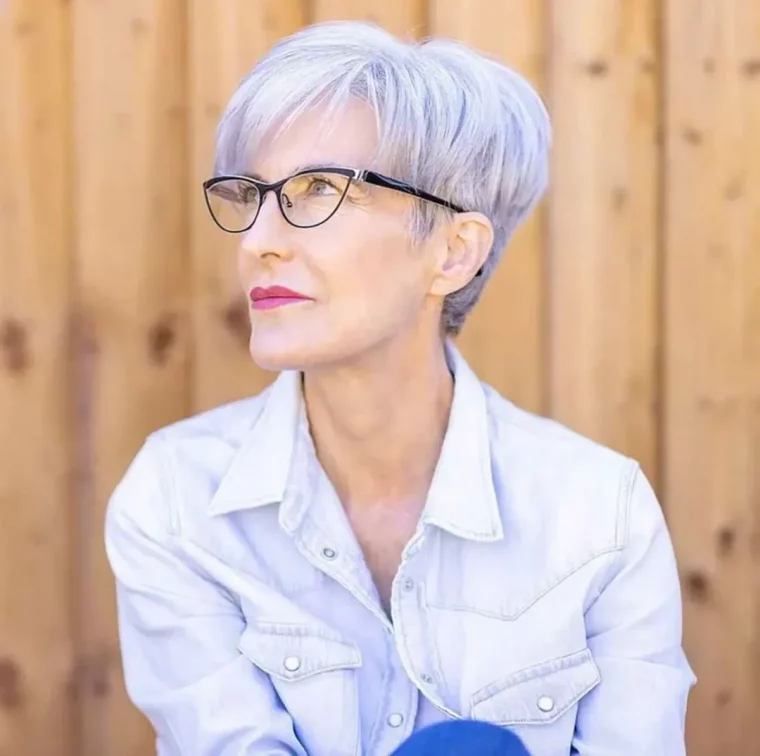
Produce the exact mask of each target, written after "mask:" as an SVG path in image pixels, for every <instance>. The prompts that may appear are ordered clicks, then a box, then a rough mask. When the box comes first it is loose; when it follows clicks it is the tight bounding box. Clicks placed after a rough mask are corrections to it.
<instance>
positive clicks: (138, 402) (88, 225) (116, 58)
mask: <svg viewBox="0 0 760 756" xmlns="http://www.w3.org/2000/svg"><path fill="white" fill-rule="evenodd" d="M73 1H74V53H75V54H74V76H75V91H74V104H75V150H76V152H75V154H76V158H77V191H76V201H77V216H76V217H77V237H76V241H77V262H78V269H79V280H78V283H79V292H78V295H79V304H80V309H81V322H80V332H79V343H78V347H79V354H78V366H79V367H78V379H77V392H78V396H79V418H78V419H79V423H80V433H81V434H82V439H81V443H80V464H81V466H82V471H83V475H82V478H81V487H80V491H79V496H78V498H79V501H80V514H79V532H80V572H79V581H80V605H79V609H80V624H79V642H80V647H81V658H80V662H79V668H78V676H77V682H78V687H77V692H78V695H79V701H80V724H81V731H82V743H81V745H80V750H79V752H78V754H77V756H104V755H105V754H107V755H108V756H138V755H141V754H146V756H147V754H149V753H153V752H154V750H155V743H154V737H153V733H152V730H151V728H150V727H149V726H148V724H147V722H146V721H145V720H144V719H143V717H142V716H141V715H140V714H139V713H138V712H137V711H136V709H134V708H133V707H132V705H131V704H130V703H129V702H128V700H127V697H126V693H125V690H124V684H123V680H122V676H121V672H120V663H119V661H120V658H119V649H118V640H117V632H116V617H115V608H114V601H113V576H112V574H111V571H110V569H109V567H108V564H107V561H106V558H105V553H104V548H103V513H104V509H105V505H106V502H107V500H108V498H109V497H110V495H111V493H112V491H113V488H114V486H115V484H116V483H117V481H118V480H119V478H120V477H121V475H122V474H123V473H124V470H125V468H126V466H127V464H128V463H129V462H130V461H131V459H132V458H133V457H134V455H135V453H136V452H137V450H138V448H139V446H140V445H141V443H142V441H143V439H144V438H145V436H146V434H148V433H149V432H151V431H153V430H155V429H156V428H158V427H160V426H163V425H166V424H168V423H170V422H172V421H174V420H177V419H179V418H181V417H183V416H184V415H186V414H187V413H188V410H189V364H188V355H189V335H188V320H189V294H190V276H189V270H190V256H189V250H188V243H189V234H188V232H187V226H188V217H187V203H186V197H187V195H186V187H187V185H188V182H189V173H188V171H187V169H186V165H187V117H186V111H187V108H186V83H185V71H186V40H185V33H186V23H185V13H184V11H185V8H184V3H183V2H182V0H140V1H139V2H131V3H123V2H121V1H120V0H99V1H98V2H95V1H94V0H73Z"/></svg>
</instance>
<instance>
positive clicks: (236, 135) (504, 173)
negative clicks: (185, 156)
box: [215, 21, 551, 334]
mask: <svg viewBox="0 0 760 756" xmlns="http://www.w3.org/2000/svg"><path fill="white" fill-rule="evenodd" d="M349 98H358V99H361V100H363V101H366V102H367V103H368V104H370V106H371V107H372V108H373V110H374V112H375V115H376V119H377V125H378V133H379V150H378V154H377V155H376V156H375V160H376V161H377V164H379V165H380V166H382V168H383V169H384V170H387V171H389V172H391V174H392V175H393V177H394V178H397V179H400V180H403V181H407V182H408V183H410V184H412V185H413V186H416V187H417V188H419V189H423V190H425V191H427V192H430V193H433V194H436V195H438V196H440V197H443V198H444V199H447V200H449V201H450V202H453V203H455V204H458V205H460V206H462V207H464V208H467V209H468V210H476V211H479V212H482V213H484V214H485V215H486V216H487V217H488V218H489V219H490V220H491V222H492V224H493V227H494V243H493V248H492V249H491V251H490V253H489V255H488V258H487V260H486V263H485V266H484V270H483V274H482V275H481V276H476V277H475V278H473V279H472V280H471V281H470V282H469V283H468V284H467V285H466V286H464V287H463V288H462V289H460V290H459V291H456V292H454V293H453V294H450V295H449V296H447V297H446V300H445V301H444V306H443V314H442V327H443V329H444V331H445V332H446V333H447V334H456V333H458V332H459V330H460V329H461V328H462V326H463V324H464V321H465V319H466V317H467V315H468V313H469V312H470V310H471V309H472V308H473V307H474V305H475V303H476V302H477V301H478V299H479V298H480V294H481V292H482V290H483V287H484V285H485V283H486V281H487V280H488V279H489V278H490V276H491V274H492V273H493V270H494V268H495V267H496V265H497V263H498V262H499V258H500V257H501V254H502V251H503V249H504V248H505V246H506V244H507V242H508V240H509V238H510V237H511V235H512V233H513V232H514V230H515V229H516V228H517V226H518V225H519V224H520V223H521V222H522V221H523V220H524V219H525V218H526V216H527V215H528V214H529V212H530V211H531V210H532V209H533V207H534V206H535V204H536V203H537V202H538V200H539V199H540V198H541V196H542V194H543V192H544V190H545V188H546V184H547V181H548V168H549V148H550V142H551V126H550V122H549V116H548V114H547V112H546V108H545V107H544V105H543V103H542V101H541V98H540V97H539V95H538V93H537V92H536V91H535V89H533V87H532V86H531V85H530V84H529V83H528V82H527V81H526V80H525V79H524V78H522V77H521V76H520V75H519V74H517V73H516V72H515V71H513V70H511V69H510V68H508V67H507V66H505V65H503V64H502V63H499V62H498V61H496V60H493V59H491V58H489V57H487V56H485V55H482V54H480V53H478V52H476V51H475V50H473V49H471V48H470V47H468V46H466V45H464V44H462V43H459V42H455V41H453V40H447V39H435V38H433V39H426V40H423V41H421V42H403V41H401V40H400V39H397V38H396V37H394V36H393V35H391V34H389V33H388V32H386V31H384V30H383V29H381V28H379V27H377V26H374V25H372V24H367V23H360V22H355V21H336V22H329V23H322V24H315V25H312V26H308V27H305V28H304V29H302V30H300V31H298V32H296V33H295V34H293V35H291V36H289V37H286V38H285V39H283V40H281V41H280V42H278V43H277V44H276V45H275V46H274V47H273V48H272V49H271V50H270V51H269V52H268V53H267V54H266V55H265V56H264V57H263V58H262V59H261V60H260V61H259V62H258V63H257V64H256V66H255V67H254V68H253V70H252V71H251V72H250V73H249V74H248V75H247V76H246V77H245V78H244V79H243V81H242V82H241V83H240V86H239V87H238V89H237V91H236V92H235V93H234V95H233V96H232V98H231V100H230V102H229V104H228V105H227V108H226V110H225V112H224V114H223V116H222V119H221V122H220V124H219V129H218V133H217V147H216V165H215V170H216V172H217V173H218V174H223V173H243V172H245V171H246V170H247V169H248V166H249V159H250V156H251V153H252V152H255V149H256V145H257V144H258V143H260V141H261V139H262V138H264V137H265V136H267V135H268V134H271V133H272V129H273V128H279V129H285V128H287V126H288V125H289V124H291V123H292V122H293V121H294V120H295V119H296V118H297V117H298V116H299V115H300V114H301V113H303V112H304V111H305V110H306V109H307V108H309V107H311V106H313V105H315V104H317V103H327V105H328V112H329V113H334V112H335V109H337V108H339V107H341V106H342V105H343V104H345V102H346V101H347V100H348V99H349ZM352 167H353V166H352ZM355 167H361V168H368V167H370V166H355ZM447 214H450V211H447V210H444V209H441V208H439V207H437V206H435V205H431V204H430V203H425V202H419V203H418V205H417V206H416V207H415V212H414V214H413V218H412V231H413V233H414V234H415V236H417V237H418V238H424V237H425V235H427V234H429V233H430V232H431V231H432V230H433V229H434V228H435V225H436V223H438V222H439V221H440V220H441V219H442V218H445V217H446V215H447Z"/></svg>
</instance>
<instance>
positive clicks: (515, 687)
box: [470, 648, 601, 725]
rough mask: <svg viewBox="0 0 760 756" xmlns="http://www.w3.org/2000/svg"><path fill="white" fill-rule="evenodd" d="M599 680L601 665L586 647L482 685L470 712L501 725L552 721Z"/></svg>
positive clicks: (474, 696) (476, 717)
mask: <svg viewBox="0 0 760 756" xmlns="http://www.w3.org/2000/svg"><path fill="white" fill-rule="evenodd" d="M600 680H601V676H600V675H599V668H598V667H597V666H596V663H595V662H594V659H593V657H592V656H591V651H589V649H588V648H585V649H583V650H582V651H578V652H577V653H574V654H571V655H570V656H563V657H561V658H559V659H553V660H552V661H549V662H545V663H543V664H537V665H536V666H533V667H528V668H527V669H523V670H520V671H519V672H515V673H514V674H512V675H510V676H509V677H506V678H503V679H501V680H497V681H496V682H493V683H491V684H490V685H488V686H486V687H485V688H482V689H481V690H479V691H478V692H477V693H475V694H474V695H473V696H472V698H471V700H470V704H471V714H472V717H473V718H474V719H483V720H486V721H488V722H493V723H494V724H500V725H518V724H541V723H544V722H553V721H554V720H556V719H559V718H560V717H561V716H562V715H563V714H564V713H565V712H566V711H567V710H568V709H569V708H570V707H571V706H573V705H575V704H576V703H577V702H578V701H579V700H580V699H581V698H583V696H585V695H586V693H588V692H589V691H590V690H592V689H593V688H595V687H596V686H597V685H598V684H599V682H600Z"/></svg>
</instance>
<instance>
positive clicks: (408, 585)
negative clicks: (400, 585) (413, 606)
mask: <svg viewBox="0 0 760 756" xmlns="http://www.w3.org/2000/svg"><path fill="white" fill-rule="evenodd" d="M413 588H414V580H412V579H411V578H407V579H406V580H404V590H405V591H411V590H412V589H413Z"/></svg>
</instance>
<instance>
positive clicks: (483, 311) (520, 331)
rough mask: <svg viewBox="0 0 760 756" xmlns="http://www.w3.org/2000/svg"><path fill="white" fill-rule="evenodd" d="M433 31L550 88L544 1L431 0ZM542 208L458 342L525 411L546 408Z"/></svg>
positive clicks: (489, 379)
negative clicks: (465, 44)
mask: <svg viewBox="0 0 760 756" xmlns="http://www.w3.org/2000/svg"><path fill="white" fill-rule="evenodd" d="M430 10H431V18H430V33H431V34H432V35H434V36H445V37H453V38H455V39H459V40H461V41H463V42H466V43H467V44H470V45H472V46H473V47H476V48H477V49H479V50H481V51H482V52H484V53H486V54H488V55H492V56H494V57H496V58H498V59H499V60H501V61H502V62H504V63H506V64H507V65H509V66H510V67H512V68H514V69H515V70H517V71H519V72H520V73H521V74H522V75H523V76H525V77H526V78H527V79H528V80H529V81H530V82H531V83H532V84H533V85H534V86H535V87H536V88H537V89H538V90H539V91H543V90H544V89H545V76H544V74H545V61H546V49H545V41H546V34H545V29H546V22H547V19H546V13H545V2H544V0H527V1H526V0H520V1H519V2H517V1H516V0H510V2H506V3H501V4H500V7H499V8H498V9H495V8H494V6H493V3H492V2H490V0H432V4H431V8H430ZM543 219H544V209H543V206H541V207H539V209H537V210H536V211H535V212H534V213H533V215H532V216H531V217H530V218H529V219H528V220H527V221H526V222H525V224H524V225H523V226H522V227H521V228H520V229H518V231H517V233H516V234H515V235H514V237H513V238H512V240H511V241H510V242H509V245H508V248H507V250H506V251H505V252H504V257H503V258H502V261H501V264H500V265H499V267H498V269H497V270H496V272H495V273H494V275H493V277H492V279H491V280H490V281H489V282H488V285H487V286H486V289H485V291H484V292H483V297H482V299H481V301H480V302H479V303H478V305H477V307H476V308H475V310H474V311H473V313H472V315H471V316H470V318H469V319H468V321H467V323H466V325H465V327H464V329H463V331H462V334H461V336H460V338H459V343H460V346H461V348H462V351H463V353H464V354H465V356H466V357H467V359H468V360H469V361H470V362H471V364H472V365H473V367H474V368H475V370H476V371H477V372H478V374H479V376H480V377H481V379H482V380H484V381H486V382H487V383H490V384H491V385H493V386H494V387H495V388H496V389H497V390H498V391H500V392H501V393H503V394H505V395H506V396H509V397H510V399H512V400H513V401H515V402H517V403H518V404H520V405H521V406H523V407H525V408H526V409H529V410H532V411H534V412H541V411H543V410H544V408H545V407H544V398H545V385H546V382H545V348H546V343H545V270H544V268H545V263H544V257H545V256H544V250H545V224H544V220H543Z"/></svg>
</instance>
